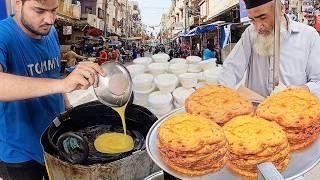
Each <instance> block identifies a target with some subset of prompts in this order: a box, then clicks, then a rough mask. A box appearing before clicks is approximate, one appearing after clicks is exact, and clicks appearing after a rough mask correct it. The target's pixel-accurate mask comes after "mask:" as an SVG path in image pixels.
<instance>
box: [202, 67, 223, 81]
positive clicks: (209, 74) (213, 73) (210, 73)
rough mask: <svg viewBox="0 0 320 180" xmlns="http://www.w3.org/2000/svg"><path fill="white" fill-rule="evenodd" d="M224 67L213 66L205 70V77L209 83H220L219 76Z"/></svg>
mask: <svg viewBox="0 0 320 180" xmlns="http://www.w3.org/2000/svg"><path fill="white" fill-rule="evenodd" d="M221 71H222V69H217V68H211V69H208V70H205V71H204V73H203V74H204V77H205V79H206V81H207V82H209V83H218V77H219V75H220V73H221Z"/></svg>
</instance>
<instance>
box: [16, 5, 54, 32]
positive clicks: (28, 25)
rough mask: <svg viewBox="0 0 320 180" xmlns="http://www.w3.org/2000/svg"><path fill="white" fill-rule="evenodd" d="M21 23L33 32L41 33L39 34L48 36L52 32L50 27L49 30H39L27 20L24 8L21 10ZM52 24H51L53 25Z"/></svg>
mask: <svg viewBox="0 0 320 180" xmlns="http://www.w3.org/2000/svg"><path fill="white" fill-rule="evenodd" d="M21 23H22V25H23V26H24V27H25V28H26V29H27V30H28V31H30V32H31V33H33V34H35V35H39V36H46V35H48V34H49V32H50V28H49V30H48V31H47V32H40V31H37V30H36V28H34V27H33V26H32V25H31V24H30V23H28V22H27V20H26V19H25V18H24V12H23V9H22V10H21ZM51 25H52V24H50V26H51Z"/></svg>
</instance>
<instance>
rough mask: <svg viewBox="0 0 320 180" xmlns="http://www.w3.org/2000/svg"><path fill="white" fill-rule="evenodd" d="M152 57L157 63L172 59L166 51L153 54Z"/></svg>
mask: <svg viewBox="0 0 320 180" xmlns="http://www.w3.org/2000/svg"><path fill="white" fill-rule="evenodd" d="M152 59H153V60H154V62H157V63H167V62H168V60H169V59H170V56H169V55H168V54H165V53H159V54H155V55H153V56H152Z"/></svg>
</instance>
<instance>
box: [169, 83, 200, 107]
mask: <svg viewBox="0 0 320 180" xmlns="http://www.w3.org/2000/svg"><path fill="white" fill-rule="evenodd" d="M193 92H195V90H194V89H193V88H189V89H187V88H184V87H178V88H177V89H175V90H174V91H173V93H172V94H173V97H174V100H175V101H176V102H177V103H178V104H180V105H183V106H184V102H185V100H186V99H187V98H188V97H189V96H190V95H191V94H192V93H193Z"/></svg>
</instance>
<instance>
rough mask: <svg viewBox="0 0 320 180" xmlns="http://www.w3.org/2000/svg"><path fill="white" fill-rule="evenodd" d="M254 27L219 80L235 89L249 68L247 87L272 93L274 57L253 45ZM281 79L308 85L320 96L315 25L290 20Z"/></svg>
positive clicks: (318, 43)
mask: <svg viewBox="0 0 320 180" xmlns="http://www.w3.org/2000/svg"><path fill="white" fill-rule="evenodd" d="M253 30H254V26H253V25H251V26H249V27H248V28H247V29H246V30H245V32H244V33H243V34H242V37H241V39H240V40H239V42H238V43H237V45H236V46H235V47H234V49H233V50H232V52H231V53H230V55H229V56H228V58H227V59H226V60H225V63H224V70H223V72H222V73H221V75H220V77H219V83H220V84H222V85H225V86H227V87H230V88H235V87H236V85H237V84H238V83H239V82H240V81H241V79H242V78H243V76H244V73H245V71H247V77H246V86H247V87H248V88H249V89H251V90H253V91H255V92H257V93H259V94H261V95H262V96H268V95H270V93H271V92H272V90H273V89H272V84H273V78H272V77H273V57H262V56H260V55H258V54H257V53H256V52H255V49H254V48H253V44H254V43H253V38H252V37H253V33H252V32H253ZM280 82H281V83H283V84H284V85H286V86H293V85H295V86H301V85H306V86H308V87H309V89H310V91H311V92H312V93H314V94H315V95H317V96H318V97H320V36H319V34H318V33H317V32H316V30H315V29H314V28H313V27H310V26H307V25H304V24H302V23H298V22H295V21H292V20H289V21H288V34H287V36H286V37H285V39H284V40H283V42H282V43H281V49H280Z"/></svg>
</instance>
